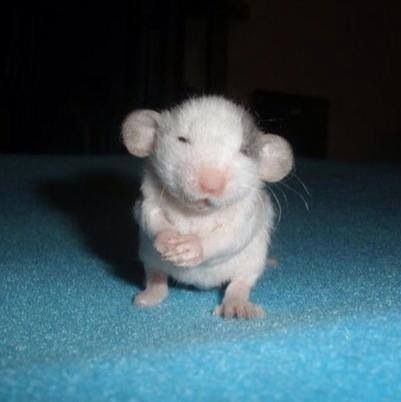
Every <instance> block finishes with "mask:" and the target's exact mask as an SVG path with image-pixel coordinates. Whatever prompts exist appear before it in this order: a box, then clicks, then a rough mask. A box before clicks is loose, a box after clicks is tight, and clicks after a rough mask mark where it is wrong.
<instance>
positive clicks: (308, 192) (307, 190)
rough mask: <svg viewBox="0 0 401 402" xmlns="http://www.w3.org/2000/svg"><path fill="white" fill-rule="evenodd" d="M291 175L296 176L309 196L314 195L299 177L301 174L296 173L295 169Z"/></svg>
mask: <svg viewBox="0 0 401 402" xmlns="http://www.w3.org/2000/svg"><path fill="white" fill-rule="evenodd" d="M291 176H294V177H295V178H296V179H297V180H298V183H299V184H300V185H301V186H302V188H303V189H304V191H305V193H306V194H308V196H309V197H312V195H311V193H310V191H309V189H308V187H306V184H305V183H304V182H303V181H302V180H301V179H300V178H299V176H298V175H297V174H296V173H295V171H294V172H293V173H292V175H291Z"/></svg>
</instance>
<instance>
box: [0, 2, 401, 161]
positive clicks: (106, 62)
mask: <svg viewBox="0 0 401 402" xmlns="http://www.w3.org/2000/svg"><path fill="white" fill-rule="evenodd" d="M1 18H2V24H1V25H2V28H1V29H2V38H3V46H2V53H3V57H2V59H3V61H2V63H1V82H0V85H1V87H0V91H1V102H2V104H1V122H0V124H1V127H0V138H1V139H0V152H3V153H69V154H71V153H73V154H108V153H120V152H124V150H123V148H122V146H121V143H120V139H119V132H120V124H121V121H122V119H123V118H124V116H125V115H126V114H127V113H128V112H129V111H130V110H132V109H135V108H140V107H141V108H142V107H146V108H156V109H161V108H165V107H169V106H171V105H173V104H174V103H176V102H178V101H180V100H181V99H183V98H185V97H187V96H189V95H193V94H198V93H221V94H226V95H228V96H229V97H232V98H233V99H235V100H237V101H240V102H242V103H244V104H246V105H248V106H249V107H251V108H252V110H253V111H254V112H255V114H256V116H257V118H258V121H259V123H260V125H261V126H262V127H263V128H264V129H265V130H269V131H271V132H276V133H280V134H282V135H284V136H286V137H287V138H288V139H289V140H290V141H291V142H292V144H293V145H294V147H295V149H296V152H297V154H298V155H301V156H309V157H320V158H326V157H328V158H333V159H348V160H391V161H400V160H401V97H400V92H401V28H400V26H401V3H400V2H399V1H396V0H381V1H380V2H379V1H354V0H350V1H346V2H339V1H333V0H327V1H320V0H306V1H297V0H288V1H280V0H252V1H251V0H249V1H245V0H214V1H211V0H203V1H190V0H188V1H185V0H163V1H156V0H125V1H115V2H108V3H106V4H102V3H101V2H97V3H92V2H86V3H84V2H81V3H80V4H75V3H74V2H62V1H61V2H53V3H52V5H48V4H45V3H42V2H32V3H31V4H27V5H22V4H21V3H18V2H15V3H11V2H10V3H8V4H6V5H3V6H2V17H1Z"/></svg>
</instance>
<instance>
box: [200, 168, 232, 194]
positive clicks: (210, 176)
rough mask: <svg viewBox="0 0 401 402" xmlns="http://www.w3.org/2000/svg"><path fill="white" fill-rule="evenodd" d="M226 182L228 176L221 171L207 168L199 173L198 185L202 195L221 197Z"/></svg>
mask: <svg viewBox="0 0 401 402" xmlns="http://www.w3.org/2000/svg"><path fill="white" fill-rule="evenodd" d="M226 182H227V178H226V174H225V173H224V172H222V171H221V170H218V169H213V168H208V167H205V168H202V169H201V170H200V171H199V175H198V184H199V189H200V191H201V192H202V193H206V194H211V195H221V194H222V192H223V191H224V188H225V186H226Z"/></svg>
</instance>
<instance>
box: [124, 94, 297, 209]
mask: <svg viewBox="0 0 401 402" xmlns="http://www.w3.org/2000/svg"><path fill="white" fill-rule="evenodd" d="M123 140H124V143H125V145H126V147H127V149H128V151H129V152H130V153H132V154H133V155H135V156H139V157H146V156H149V158H150V162H151V164H152V166H153V167H154V171H155V173H156V174H157V176H158V177H159V179H160V181H161V182H162V184H163V187H164V188H165V189H166V190H167V191H168V192H169V193H170V194H171V195H172V196H173V197H174V198H176V199H177V200H179V201H180V202H181V203H183V204H185V205H186V206H187V207H189V208H193V209H197V210H208V209H214V208H219V207H222V206H225V205H231V204H233V203H235V202H236V201H238V200H240V199H241V198H243V197H246V196H247V195H248V194H250V193H251V192H252V191H254V190H256V189H259V188H260V186H261V184H262V182H263V181H266V182H276V181H279V180H281V179H282V178H284V177H285V176H286V175H287V174H288V173H289V172H290V170H291V169H292V165H293V156H292V152H291V148H290V146H289V144H288V143H287V142H286V141H285V140H284V139H283V138H281V137H279V136H276V135H272V134H264V133H261V132H260V131H259V130H258V129H257V127H256V126H255V124H254V122H253V119H252V117H251V116H250V115H249V113H247V112H246V111H245V110H244V109H243V108H242V107H240V106H238V105H236V104H234V103H232V102H230V101H228V100H226V99H224V98H222V97H216V96H205V97H200V98H195V99H191V100H188V101H186V102H184V103H183V104H181V105H180V106H178V107H176V108H174V109H172V110H168V111H165V112H162V113H157V112H155V111H152V110H138V111H134V112H132V113H131V114H130V115H128V117H127V118H126V120H125V121H124V123H123Z"/></svg>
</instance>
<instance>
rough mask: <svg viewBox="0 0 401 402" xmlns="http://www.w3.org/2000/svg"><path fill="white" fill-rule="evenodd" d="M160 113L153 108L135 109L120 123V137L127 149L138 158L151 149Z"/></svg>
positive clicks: (146, 154)
mask: <svg viewBox="0 0 401 402" xmlns="http://www.w3.org/2000/svg"><path fill="white" fill-rule="evenodd" d="M159 119H160V114H159V113H157V112H155V111H153V110H135V111H133V112H132V113H130V114H129V115H128V116H127V117H126V119H125V120H124V122H123V124H122V137H123V141H124V144H125V146H126V147H127V149H128V151H129V152H130V153H131V154H133V155H135V156H138V157H140V158H144V157H145V156H149V155H150V154H151V153H152V150H153V142H154V137H155V131H156V128H157V125H158V122H159Z"/></svg>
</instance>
